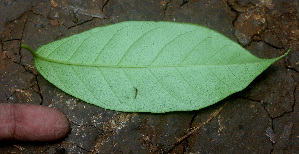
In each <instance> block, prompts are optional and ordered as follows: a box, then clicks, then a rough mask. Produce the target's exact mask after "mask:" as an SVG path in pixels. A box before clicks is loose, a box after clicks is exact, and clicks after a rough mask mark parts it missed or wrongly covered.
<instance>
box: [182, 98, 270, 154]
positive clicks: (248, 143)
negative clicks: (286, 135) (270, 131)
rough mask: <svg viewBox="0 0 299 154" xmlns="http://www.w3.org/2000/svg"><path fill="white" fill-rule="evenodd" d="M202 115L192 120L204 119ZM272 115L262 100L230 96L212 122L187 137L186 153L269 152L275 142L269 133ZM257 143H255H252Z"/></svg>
mask: <svg viewBox="0 0 299 154" xmlns="http://www.w3.org/2000/svg"><path fill="white" fill-rule="evenodd" d="M205 119H206V118H205V117H204V118H202V117H201V115H200V114H199V115H198V116H197V117H196V118H195V119H194V122H193V126H198V125H200V124H201V123H203V122H204V121H205ZM268 127H271V118H270V117H269V116H268V114H267V111H265V110H264V109H263V106H262V103H260V102H254V101H250V100H246V99H230V101H229V102H228V106H226V107H225V108H224V109H223V110H222V111H221V112H220V113H219V114H218V115H217V116H216V118H214V119H213V120H212V121H210V122H209V123H208V124H207V125H203V126H202V127H201V128H200V129H199V130H198V131H197V132H196V133H194V134H193V135H192V136H191V137H190V138H188V149H187V151H186V152H187V153H198V152H199V153H223V152H224V153H243V152H245V153H246V152H248V151H250V152H253V153H270V151H271V149H272V144H271V142H270V140H269V138H268V137H267V136H266V130H267V128H268ZM253 143H254V144H253Z"/></svg>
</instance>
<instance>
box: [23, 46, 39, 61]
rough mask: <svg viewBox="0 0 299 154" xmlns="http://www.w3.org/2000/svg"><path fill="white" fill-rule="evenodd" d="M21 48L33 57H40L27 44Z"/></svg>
mask: <svg viewBox="0 0 299 154" xmlns="http://www.w3.org/2000/svg"><path fill="white" fill-rule="evenodd" d="M21 48H24V49H27V50H28V51H30V52H31V54H32V55H33V57H36V58H37V57H40V56H39V55H38V54H37V53H36V52H35V51H34V50H33V49H32V48H31V47H30V46H29V45H27V44H22V45H21Z"/></svg>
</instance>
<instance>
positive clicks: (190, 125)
mask: <svg viewBox="0 0 299 154" xmlns="http://www.w3.org/2000/svg"><path fill="white" fill-rule="evenodd" d="M197 115H198V111H197V112H196V113H195V114H194V115H193V117H192V118H191V121H190V123H189V128H190V129H191V128H192V125H193V122H194V119H195V118H196V117H197Z"/></svg>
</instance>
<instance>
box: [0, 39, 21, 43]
mask: <svg viewBox="0 0 299 154" xmlns="http://www.w3.org/2000/svg"><path fill="white" fill-rule="evenodd" d="M10 41H22V40H21V39H10V40H4V41H2V42H3V43H5V42H10Z"/></svg>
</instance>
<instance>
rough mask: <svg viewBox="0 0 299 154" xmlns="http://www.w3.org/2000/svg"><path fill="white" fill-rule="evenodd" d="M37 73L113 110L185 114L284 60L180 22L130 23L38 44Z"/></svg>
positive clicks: (86, 100)
mask: <svg viewBox="0 0 299 154" xmlns="http://www.w3.org/2000/svg"><path fill="white" fill-rule="evenodd" d="M23 47H24V48H27V49H29V50H30V51H31V52H32V53H33V55H34V57H35V58H34V63H35V66H36V68H37V69H38V71H39V72H40V73H41V74H42V75H43V76H44V77H45V78H46V79H47V80H48V81H50V82H51V83H53V84H54V85H55V86H57V87H58V88H60V89H62V90H63V91H65V92H66V93H68V94H70V95H73V96H75V97H77V98H79V99H81V100H84V101H85V102H88V103H91V104H94V105H97V106H100V107H103V108H106V109H111V110H117V111H125V112H153V113H163V112H170V111H189V110H198V109H200V108H204V107H207V106H209V105H212V104H214V103H217V102H218V101H220V100H222V99H224V98H225V97H227V96H229V95H231V94H233V93H235V92H238V91H240V90H242V89H244V88H245V87H246V86H248V84H249V83H250V82H252V80H253V79H254V78H256V77H257V76H258V75H259V74H261V72H263V71H264V70H265V69H266V68H267V67H268V66H269V65H271V64H272V63H273V62H275V61H276V60H278V59H280V58H281V57H283V56H281V57H278V58H274V59H260V58H257V57H255V56H253V55H252V54H251V53H249V52H248V51H246V50H245V49H243V48H242V47H241V46H240V45H238V44H237V43H235V42H234V41H232V40H230V39H228V38H227V37H225V36H223V35H222V34H219V33H217V32H215V31H212V30H210V29H208V28H205V27H202V26H199V25H195V24H185V23H173V22H148V21H129V22H121V23H118V24H113V25H109V26H105V27H98V28H94V29H92V30H89V31H86V32H83V33H81V34H77V35H73V36H71V37H68V38H64V39H61V40H58V41H55V42H52V43H49V44H47V45H44V46H41V47H40V48H38V49H37V51H36V53H35V52H34V51H33V50H32V49H30V48H29V47H28V46H26V45H23Z"/></svg>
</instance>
